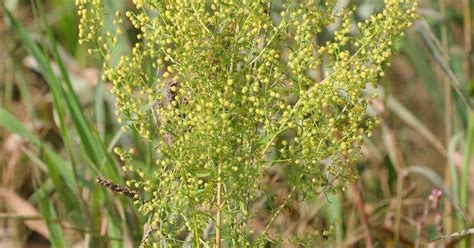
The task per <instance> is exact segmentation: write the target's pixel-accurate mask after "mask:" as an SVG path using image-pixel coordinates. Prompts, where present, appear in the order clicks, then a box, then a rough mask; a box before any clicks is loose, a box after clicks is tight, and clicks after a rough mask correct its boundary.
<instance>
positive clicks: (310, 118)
mask: <svg viewBox="0 0 474 248" xmlns="http://www.w3.org/2000/svg"><path fill="white" fill-rule="evenodd" d="M133 2H134V4H135V7H136V10H134V11H129V12H126V13H125V15H123V14H122V13H120V12H117V13H116V14H115V17H114V18H113V19H114V21H113V23H114V24H115V25H116V29H115V30H104V21H105V19H106V17H107V14H106V13H107V11H106V10H104V7H103V3H102V1H101V0H76V4H77V6H78V13H79V15H80V17H81V22H80V38H81V39H80V43H84V42H87V43H90V44H91V45H92V46H91V49H89V52H90V53H98V54H100V55H101V56H102V57H103V58H104V65H103V66H104V71H105V73H104V77H105V79H107V80H110V81H112V82H113V89H112V93H113V94H114V95H115V96H116V100H117V101H116V106H117V113H116V114H117V116H118V121H119V122H123V123H124V124H125V126H127V127H130V128H132V129H136V130H137V131H138V132H139V134H140V135H141V136H142V137H143V139H145V140H147V141H149V142H152V143H153V144H154V149H155V150H154V158H155V160H156V164H154V165H150V167H151V168H144V167H140V166H138V165H135V164H134V163H133V160H132V158H133V154H132V153H133V150H126V149H125V150H122V149H119V148H117V149H116V153H117V154H118V155H119V156H120V157H121V159H122V160H123V161H124V163H125V166H124V170H125V171H130V172H136V173H137V174H138V175H139V176H140V178H141V179H140V180H130V181H128V185H129V186H130V187H133V188H136V189H138V190H140V191H141V192H142V197H141V198H140V199H138V198H137V199H136V204H138V205H139V208H140V210H141V211H142V212H143V213H144V214H146V215H148V216H149V218H150V223H151V226H152V227H153V228H152V232H151V233H150V235H148V236H147V242H148V244H153V245H154V246H160V247H161V246H163V247H172V246H179V245H182V244H190V245H193V246H195V247H201V246H202V247H210V246H216V247H221V246H236V247H242V246H263V245H264V244H265V243H266V242H268V241H272V242H277V241H278V240H280V241H281V239H282V238H281V237H279V236H278V235H269V232H268V230H269V227H270V226H271V225H272V224H273V221H274V220H275V218H276V216H277V215H278V214H279V213H280V212H281V210H282V209H283V208H284V207H285V205H286V204H287V203H288V200H285V201H283V203H281V204H280V205H279V206H277V207H275V208H274V209H273V210H272V216H273V217H272V218H271V219H270V220H269V221H267V223H265V225H266V227H265V228H264V229H263V231H260V232H255V230H253V229H252V228H251V226H250V225H249V220H250V219H252V218H253V217H254V216H253V215H254V213H253V212H252V211H251V209H252V204H253V203H254V202H255V201H257V200H258V199H260V198H262V197H264V195H265V194H264V192H265V189H264V184H263V183H262V180H263V177H264V175H265V171H267V170H268V169H269V168H271V167H275V166H280V167H281V168H283V170H284V171H285V182H286V184H287V185H288V187H289V194H288V199H298V200H305V199H309V198H311V197H314V196H316V195H318V194H320V193H322V192H338V191H341V190H344V186H345V185H346V184H347V182H348V181H352V180H354V179H355V178H356V177H357V175H356V172H355V171H354V169H353V168H352V167H351V164H352V163H353V162H354V161H355V159H357V157H358V154H359V152H360V146H361V143H362V140H363V136H364V135H369V136H370V134H371V129H372V127H373V126H374V125H375V124H376V123H377V118H376V117H374V116H372V115H370V114H368V113H367V106H368V105H369V104H370V103H371V100H372V99H373V97H374V96H366V93H365V92H364V89H365V88H366V87H367V86H368V85H373V86H376V82H377V79H378V78H379V77H380V76H383V74H384V73H383V71H382V68H383V66H384V65H385V64H387V63H388V59H389V58H390V57H391V55H392V53H393V51H394V43H395V42H397V40H398V39H399V38H400V37H401V36H403V30H404V29H405V28H407V27H409V26H410V25H411V21H412V19H414V18H415V17H416V14H415V8H416V3H414V0H385V7H384V9H383V11H382V12H381V13H378V14H376V15H374V16H371V17H370V18H369V19H367V20H365V21H363V22H359V23H358V24H357V26H353V12H354V8H353V7H350V8H342V9H339V10H335V5H336V1H304V0H287V1H283V3H280V1H272V0H213V1H210V0H134V1H133ZM126 22H127V23H126ZM128 22H129V23H128ZM333 23H336V26H337V28H336V31H334V32H333V35H332V39H330V40H327V41H324V42H322V41H318V37H321V36H320V35H318V34H321V33H322V32H329V31H328V30H329V29H328V28H327V26H328V25H330V24H333ZM124 24H128V25H130V24H131V25H132V26H133V27H134V28H135V29H137V30H136V32H137V33H138V34H137V35H136V40H137V42H136V43H135V45H134V47H133V49H132V52H131V54H122V53H123V51H118V50H117V49H116V48H117V47H118V46H116V45H117V44H118V43H119V42H120V40H119V39H118V37H119V36H120V34H121V33H122V32H123V31H122V30H123V28H124V26H125V25H124ZM117 54H119V56H120V58H119V59H114V57H116V56H117ZM209 230H210V231H209ZM211 234H212V235H211ZM310 236H311V235H310Z"/></svg>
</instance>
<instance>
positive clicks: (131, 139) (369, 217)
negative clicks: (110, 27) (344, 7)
mask: <svg viewBox="0 0 474 248" xmlns="http://www.w3.org/2000/svg"><path fill="white" fill-rule="evenodd" d="M12 2H14V1H7V2H2V3H0V5H1V6H2V8H1V9H2V11H3V13H4V15H5V16H4V19H5V20H6V22H5V24H6V25H8V27H9V30H10V31H9V32H11V33H9V34H14V36H12V37H7V40H8V42H9V43H8V44H15V43H16V39H17V38H18V40H19V42H20V43H21V47H22V48H23V49H25V51H26V53H27V54H28V56H30V57H32V58H34V60H35V61H36V63H37V65H38V68H39V73H40V78H41V80H44V81H45V82H46V84H47V86H48V92H49V93H48V95H49V94H50V96H51V102H52V108H51V110H50V111H52V116H53V117H52V118H45V117H44V116H45V113H44V112H45V111H44V110H42V109H41V108H40V107H39V106H36V105H35V104H36V103H37V101H35V100H34V99H33V96H32V95H34V94H35V93H34V92H30V88H31V84H32V83H33V82H32V81H31V76H29V73H28V72H27V71H26V70H25V69H24V68H23V65H22V64H21V57H20V56H18V55H17V54H14V53H11V57H9V58H7V59H8V60H9V62H11V64H12V67H11V68H13V69H12V73H11V74H12V75H14V78H15V82H13V80H11V81H8V80H5V83H4V84H1V86H2V88H1V90H2V107H1V108H0V127H2V128H3V129H4V130H7V132H6V133H5V132H4V133H2V134H0V135H4V136H3V137H6V135H7V134H12V133H13V134H16V135H18V136H20V137H21V138H22V139H23V140H25V141H26V142H27V144H26V145H22V146H21V149H22V154H24V157H25V158H24V159H22V160H20V162H18V163H31V164H32V165H33V167H31V168H29V169H31V170H32V171H33V173H32V175H31V176H30V178H29V180H31V183H29V184H31V185H33V190H32V193H30V194H28V195H26V196H25V197H24V198H25V199H26V201H27V202H29V203H30V204H31V205H33V206H36V208H37V209H38V210H39V212H40V214H41V221H42V222H41V223H43V224H44V225H45V226H46V228H47V230H48V232H49V236H48V237H47V238H48V241H49V242H50V243H51V245H52V246H53V247H71V246H72V245H74V244H81V245H84V246H88V247H136V246H138V245H139V244H140V241H141V239H142V235H143V229H144V226H146V224H145V223H146V217H143V216H139V215H138V213H137V209H136V208H135V206H134V204H133V201H132V200H131V199H129V198H127V197H124V196H121V195H119V194H116V193H112V192H110V191H108V190H107V189H106V188H104V187H102V186H101V185H99V184H97V183H96V182H95V178H96V177H97V176H100V177H104V178H108V179H110V180H112V181H113V182H115V183H119V184H123V182H124V178H125V177H129V176H133V175H125V174H124V173H123V172H122V170H121V168H120V166H121V165H120V163H119V162H118V161H117V160H116V159H115V157H114V154H113V153H112V149H113V147H114V146H115V145H117V144H120V143H121V144H123V145H125V146H127V147H131V146H134V147H135V148H136V150H137V154H138V156H137V160H136V161H134V162H135V163H138V164H142V165H143V167H145V168H150V167H148V166H149V165H150V164H151V158H152V148H151V147H150V146H149V144H144V143H142V142H140V141H139V139H138V136H137V135H136V134H134V133H133V132H132V133H124V132H122V131H121V129H120V127H119V126H118V125H117V124H116V123H115V121H113V118H114V117H113V114H111V113H113V112H114V109H113V102H112V101H111V100H110V95H109V94H108V93H107V83H106V82H101V80H100V78H97V79H96V80H97V81H98V82H99V83H98V85H95V86H93V87H91V89H89V91H88V92H86V95H88V96H92V97H91V99H92V100H91V102H90V103H85V102H84V101H83V98H84V95H83V93H80V92H79V91H78V89H77V87H76V86H77V85H76V84H75V83H77V82H75V81H74V78H73V77H72V76H73V75H72V74H73V72H72V70H71V67H70V66H69V61H68V60H70V59H72V60H74V61H75V62H76V61H78V62H79V64H85V63H89V62H90V63H96V62H93V59H91V58H89V57H87V53H86V51H84V48H81V47H79V46H77V44H76V42H77V40H76V39H77V38H76V34H75V31H74V30H75V22H76V16H75V13H74V11H72V10H73V9H74V7H73V3H72V1H65V0H55V1H47V2H48V3H50V5H49V7H50V8H49V9H48V10H43V9H42V6H43V5H41V4H38V3H39V2H38V1H33V2H32V3H31V6H32V7H33V10H34V11H33V13H34V17H35V19H34V23H33V24H30V25H24V24H22V23H25V21H24V20H22V22H20V21H18V19H17V17H15V16H20V15H19V14H18V15H13V14H12V13H11V12H9V11H8V10H7V9H6V8H5V3H7V4H9V6H10V9H13V8H12V6H15V4H12ZM106 2H107V4H109V5H113V8H115V9H125V8H126V5H125V4H123V3H122V1H118V2H115V1H106ZM362 2H367V3H366V4H369V6H372V5H370V4H373V3H371V1H362ZM439 3H445V5H442V6H440V7H439V8H440V9H439V11H440V14H439V15H438V12H437V11H438V10H437V9H433V11H434V12H435V13H436V15H435V17H434V18H433V17H432V15H428V14H429V13H431V12H428V14H426V15H425V13H427V12H424V13H422V16H421V19H420V20H419V22H418V23H417V24H415V26H414V28H413V29H412V30H410V31H409V32H408V33H407V36H406V39H405V40H404V41H403V43H402V44H400V46H401V55H400V56H399V57H398V58H397V60H396V61H395V62H394V66H393V69H392V72H391V73H389V75H388V77H386V78H385V79H384V80H383V81H382V82H381V85H382V86H383V88H384V89H383V90H380V89H379V96H380V97H379V99H377V100H376V101H375V104H374V111H377V112H378V113H379V114H380V115H381V116H382V128H380V129H378V132H376V134H375V135H374V137H373V138H371V139H366V140H367V142H366V144H365V145H364V149H363V151H364V159H361V161H360V162H359V163H358V165H357V166H358V168H359V171H360V176H359V178H358V181H357V183H358V187H360V196H357V195H356V193H357V191H354V190H348V191H347V192H346V193H345V194H341V195H328V196H327V198H321V199H315V200H314V202H312V203H311V205H310V206H311V208H310V209H298V210H295V209H290V210H288V211H289V212H290V213H293V212H296V213H297V214H298V216H305V218H306V219H304V218H303V217H301V218H302V220H301V222H296V223H300V224H301V225H307V223H311V225H318V226H321V227H327V223H337V224H336V225H335V227H336V230H335V232H334V233H335V236H334V237H333V240H330V241H328V242H329V243H328V246H337V247H352V246H354V245H356V244H359V245H360V246H363V245H370V243H373V245H374V246H375V247H385V246H390V245H393V243H398V246H399V247H405V246H407V247H410V246H417V245H418V246H419V247H424V246H426V245H428V244H429V243H432V242H434V243H435V244H436V245H439V246H456V245H457V246H459V247H472V241H471V240H470V239H469V236H471V235H473V233H474V231H473V229H472V228H473V226H472V223H471V219H472V217H473V216H474V213H473V212H472V210H473V209H472V207H471V206H472V204H473V197H472V194H473V192H472V188H473V184H472V182H471V181H472V180H470V179H471V177H470V175H473V174H472V171H473V166H474V165H473V152H474V113H473V110H472V105H473V104H472V102H473V99H472V98H473V95H472V94H471V93H470V92H472V88H473V87H472V85H471V86H470V84H472V82H474V80H472V78H470V77H471V76H472V73H470V72H471V69H472V65H470V63H469V62H468V61H469V60H468V59H469V56H466V55H464V54H466V53H469V52H471V51H470V43H472V41H470V40H469V37H468V36H470V35H469V32H468V31H467V30H468V29H469V25H470V23H471V22H472V20H471V19H472V17H470V13H469V10H472V6H471V5H469V4H467V3H469V1H462V4H464V5H462V4H461V6H464V8H463V9H459V8H457V7H456V4H458V2H456V1H453V0H451V1H450V0H445V1H442V2H441V1H440V2H439ZM425 4H426V6H425V10H426V9H427V8H433V7H434V6H437V4H438V2H437V1H426V3H425ZM109 7H110V6H109ZM436 8H437V7H436ZM51 13H54V14H58V13H59V14H58V15H57V16H55V15H53V14H51ZM23 19H24V18H23ZM1 26H2V25H0V30H1ZM25 26H26V27H25ZM51 26H54V28H51ZM27 27H29V28H27ZM35 30H36V31H35ZM460 30H461V32H459V31H460ZM4 32H6V31H4ZM459 33H461V34H462V35H461V36H459ZM13 37H15V38H13ZM4 38H5V37H4ZM122 38H123V39H125V40H126V39H128V37H127V35H126V34H124V36H123V37H122ZM0 39H1V38H0ZM318 39H320V40H324V39H325V37H318ZM58 41H60V42H59V43H58ZM63 47H64V48H66V51H69V52H70V53H71V54H72V56H71V57H70V58H67V57H66V56H65V55H64V53H63V52H61V51H62V48H63ZM459 47H461V50H462V52H458V51H459ZM121 49H129V48H128V47H127V46H125V47H123V48H121ZM471 56H472V55H471ZM91 61H92V62H91ZM397 63H398V64H397ZM5 71H6V70H5ZM1 73H2V72H0V74H1ZM2 76H3V75H2ZM2 78H3V77H2ZM4 78H7V76H5V77H4ZM15 89H18V94H19V97H18V98H19V99H21V104H22V105H24V106H25V109H26V111H25V112H26V113H25V115H26V116H27V117H28V118H27V119H28V120H29V121H23V119H19V118H18V117H17V116H18V113H15V112H14V108H13V106H14V104H15V103H14V97H13V95H14V91H15ZM45 101H46V100H45ZM46 112H48V111H46ZM51 120H53V121H51ZM38 121H43V122H47V121H51V123H50V124H49V126H50V128H49V129H50V130H52V132H56V133H58V134H59V135H58V136H59V137H60V140H59V141H58V140H48V139H47V138H45V136H44V133H43V132H42V131H41V130H40V128H37V124H36V123H35V122H38ZM2 155H3V154H2ZM433 158H434V159H433ZM26 159H28V161H29V162H25V160H26ZM0 168H1V169H2V170H6V169H5V166H3V165H0ZM18 168H22V167H20V166H18ZM17 170H18V169H17ZM7 186H8V187H12V188H13V187H14V186H12V185H7ZM7 186H6V185H4V184H3V183H2V186H1V187H7ZM431 189H440V190H441V191H442V192H443V196H442V197H441V202H442V205H443V207H442V208H439V209H432V208H430V204H431V201H430V200H429V196H430V192H431ZM18 191H21V190H18ZM0 197H2V195H1V194H0ZM323 203H324V204H323ZM0 205H2V203H1V201H0ZM357 205H359V206H360V208H357ZM1 210H3V209H1ZM291 211H293V212H291ZM438 212H441V218H442V223H441V224H437V222H436V221H437V219H436V218H437V217H436V216H437V213H438ZM425 213H426V214H425ZM364 215H365V217H364ZM2 216H3V217H2V220H3V219H9V220H10V219H14V220H15V221H18V222H23V221H26V220H28V218H26V217H28V216H20V217H18V216H16V215H14V214H6V215H2ZM289 216H290V217H292V216H291V215H289ZM290 217H288V218H290ZM293 217H294V216H293ZM363 222H366V225H362V223H363ZM282 223H287V222H284V221H282ZM308 225H309V224H308ZM438 226H441V227H442V228H441V229H440V230H438V229H437V228H438ZM367 227H368V228H369V229H368V230H369V232H370V233H369V234H367ZM417 228H419V230H420V231H419V232H416V231H414V230H417ZM295 229H297V228H295ZM295 232H296V231H295ZM368 235H370V237H368ZM0 236H1V234H0ZM364 240H365V241H364Z"/></svg>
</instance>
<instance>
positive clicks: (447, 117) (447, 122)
mask: <svg viewBox="0 0 474 248" xmlns="http://www.w3.org/2000/svg"><path fill="white" fill-rule="evenodd" d="M439 11H440V14H441V18H442V23H441V45H442V51H443V57H444V60H445V61H446V63H448V64H449V54H448V34H447V28H446V1H445V0H440V1H439ZM442 80H443V86H444V109H445V114H444V126H445V142H446V143H445V144H446V147H449V143H450V142H451V136H452V131H451V130H452V111H451V86H450V85H449V79H448V77H447V76H446V75H443V78H442ZM450 178H451V173H450V167H449V156H447V157H446V165H445V169H444V183H445V184H446V187H448V188H449V187H450V185H451V183H455V182H451V180H450ZM444 211H445V214H446V216H448V218H445V220H444V222H445V230H446V232H447V233H450V232H451V229H452V226H453V223H452V218H451V213H452V208H451V204H445V207H444Z"/></svg>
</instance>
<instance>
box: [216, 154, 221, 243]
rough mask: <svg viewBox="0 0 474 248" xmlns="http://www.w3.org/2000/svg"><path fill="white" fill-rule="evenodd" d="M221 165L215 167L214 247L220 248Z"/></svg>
mask: <svg viewBox="0 0 474 248" xmlns="http://www.w3.org/2000/svg"><path fill="white" fill-rule="evenodd" d="M221 170H222V168H221V163H219V164H218V165H217V214H216V247H217V248H221V228H222V212H221V209H222V203H221V201H222V199H221V191H222V178H221V172H222V171H221Z"/></svg>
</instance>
